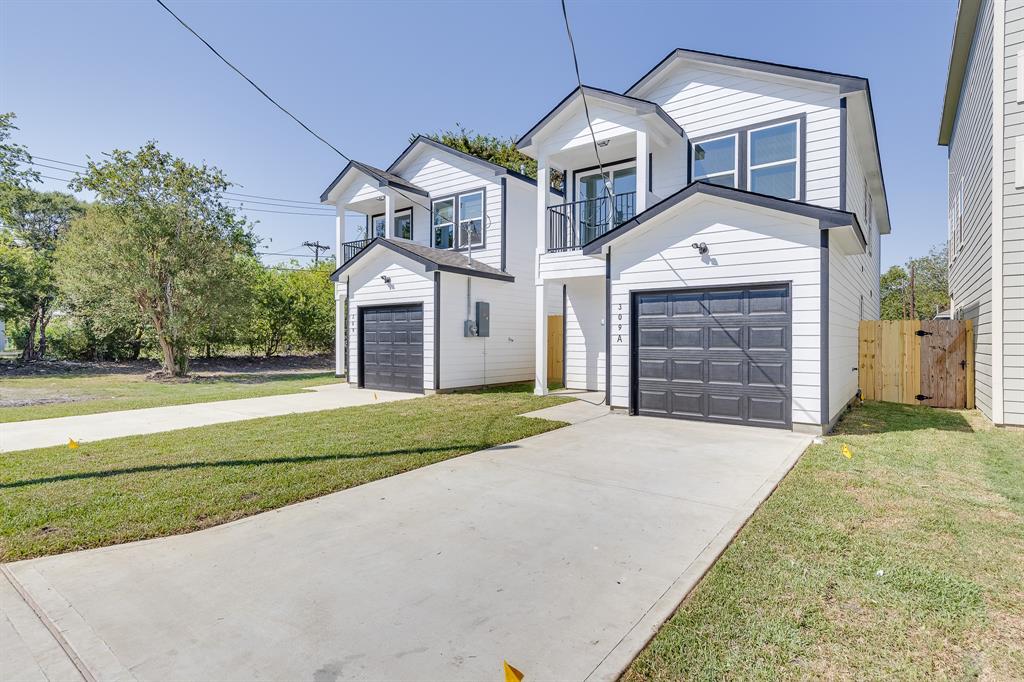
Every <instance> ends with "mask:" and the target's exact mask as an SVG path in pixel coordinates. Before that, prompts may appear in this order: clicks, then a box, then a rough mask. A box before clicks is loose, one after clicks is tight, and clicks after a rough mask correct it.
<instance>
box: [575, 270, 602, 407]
mask: <svg viewBox="0 0 1024 682" xmlns="http://www.w3.org/2000/svg"><path fill="white" fill-rule="evenodd" d="M601 265H602V267H603V266H604V261H601ZM604 291H605V278H604V277H599V278H598V277H593V278H590V277H588V278H585V279H573V280H569V281H568V282H566V301H565V307H566V316H565V384H566V388H575V389H582V390H588V391H603V390H604V375H605V352H604V347H605V328H604V315H605V306H604Z"/></svg>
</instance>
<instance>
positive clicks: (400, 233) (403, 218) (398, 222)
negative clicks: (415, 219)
mask: <svg viewBox="0 0 1024 682" xmlns="http://www.w3.org/2000/svg"><path fill="white" fill-rule="evenodd" d="M395 236H396V237H399V238H400V239H412V209H411V208H410V209H406V210H404V211H400V212H398V213H396V214H395Z"/></svg>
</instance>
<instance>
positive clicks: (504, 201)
mask: <svg viewBox="0 0 1024 682" xmlns="http://www.w3.org/2000/svg"><path fill="white" fill-rule="evenodd" d="M507 236H508V177H507V176H505V175H503V176H501V271H502V272H507V270H506V269H505V268H506V263H507V258H506V256H505V248H506V244H507V243H508V238H507Z"/></svg>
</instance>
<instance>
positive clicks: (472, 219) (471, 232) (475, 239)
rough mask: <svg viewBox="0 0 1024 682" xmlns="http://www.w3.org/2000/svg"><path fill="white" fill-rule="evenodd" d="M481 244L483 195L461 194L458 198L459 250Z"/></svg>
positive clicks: (482, 233)
mask: <svg viewBox="0 0 1024 682" xmlns="http://www.w3.org/2000/svg"><path fill="white" fill-rule="evenodd" d="M483 243H484V193H483V192H473V193H471V194H463V195H461V196H460V197H459V248H460V249H461V248H465V247H467V246H471V245H472V246H483Z"/></svg>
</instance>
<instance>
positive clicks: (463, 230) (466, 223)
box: [459, 219, 484, 246]
mask: <svg viewBox="0 0 1024 682" xmlns="http://www.w3.org/2000/svg"><path fill="white" fill-rule="evenodd" d="M470 238H472V242H470ZM470 243H472V244H473V245H474V246H478V245H480V244H483V243H484V231H483V222H482V221H481V220H479V219H476V220H460V221H459V246H468V245H469V244H470Z"/></svg>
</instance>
